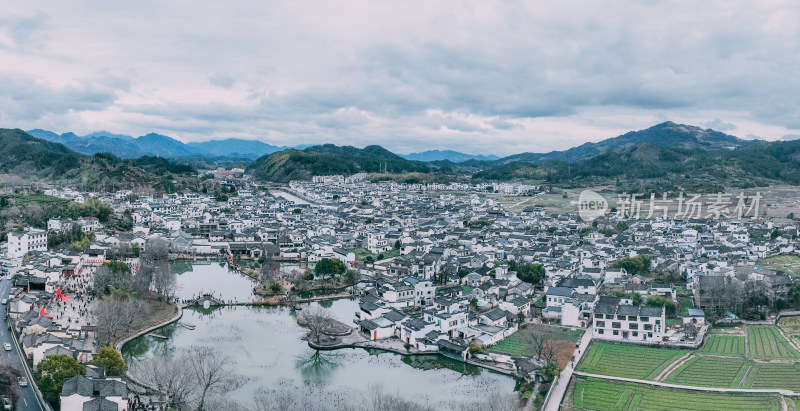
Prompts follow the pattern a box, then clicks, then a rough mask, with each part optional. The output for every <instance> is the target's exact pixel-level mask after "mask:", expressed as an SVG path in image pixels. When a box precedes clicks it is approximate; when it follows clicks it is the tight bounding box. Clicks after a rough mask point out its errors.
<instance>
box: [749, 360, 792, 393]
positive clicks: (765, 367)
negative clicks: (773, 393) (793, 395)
mask: <svg viewBox="0 0 800 411" xmlns="http://www.w3.org/2000/svg"><path fill="white" fill-rule="evenodd" d="M742 388H753V389H773V390H775V389H786V390H792V391H800V364H797V363H795V364H784V363H753V368H752V369H751V370H750V373H749V374H748V375H747V380H745V382H744V384H742Z"/></svg>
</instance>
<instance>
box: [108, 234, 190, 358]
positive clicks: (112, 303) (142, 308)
mask: <svg viewBox="0 0 800 411" xmlns="http://www.w3.org/2000/svg"><path fill="white" fill-rule="evenodd" d="M168 251H169V250H168V245H167V243H166V240H163V239H156V240H153V241H149V242H148V243H147V245H146V247H145V251H144V252H142V253H141V256H140V259H139V262H140V268H139V271H138V272H137V273H136V275H133V273H132V272H131V269H130V267H128V265H127V264H126V263H124V262H122V261H110V262H106V263H104V264H103V265H101V266H100V267H98V268H97V269H96V270H95V272H94V277H93V286H92V291H93V292H94V294H95V295H96V296H97V297H99V298H101V301H100V303H99V304H98V307H97V310H96V312H95V314H96V316H97V333H98V338H99V340H100V342H101V343H102V344H111V343H112V342H114V341H115V340H116V338H118V337H120V336H122V335H126V334H128V333H130V332H132V331H134V330H136V329H138V328H140V327H141V326H142V325H143V324H144V322H145V321H146V319H147V317H148V316H149V314H150V313H151V312H152V305H153V304H152V302H153V300H169V299H170V298H171V297H172V295H173V294H174V293H175V290H176V287H177V274H176V273H175V271H174V269H173V267H172V264H171V263H170V262H169V260H168V259H167V257H168Z"/></svg>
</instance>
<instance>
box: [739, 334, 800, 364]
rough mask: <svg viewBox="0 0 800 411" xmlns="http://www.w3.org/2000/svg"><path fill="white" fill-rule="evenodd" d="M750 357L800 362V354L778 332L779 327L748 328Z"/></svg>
mask: <svg viewBox="0 0 800 411" xmlns="http://www.w3.org/2000/svg"><path fill="white" fill-rule="evenodd" d="M747 338H748V339H749V341H750V356H751V357H752V358H754V359H759V360H798V359H800V352H797V350H795V349H794V347H792V346H791V345H790V344H789V342H788V341H786V339H785V338H783V336H782V335H781V334H780V333H779V332H778V328H777V327H773V326H763V327H747Z"/></svg>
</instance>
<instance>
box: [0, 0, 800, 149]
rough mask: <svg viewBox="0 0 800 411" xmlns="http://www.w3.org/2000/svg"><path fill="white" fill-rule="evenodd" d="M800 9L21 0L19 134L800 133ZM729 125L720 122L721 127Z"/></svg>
mask: <svg viewBox="0 0 800 411" xmlns="http://www.w3.org/2000/svg"><path fill="white" fill-rule="evenodd" d="M798 20H800V4H798V3H797V2H793V1H775V2H769V3H767V2H752V1H743V0H739V1H731V2H702V1H694V2H692V3H690V4H686V3H674V2H669V1H657V2H635V1H616V2H611V3H603V4H600V3H597V2H590V1H579V2H577V3H572V2H571V3H563V2H562V3H557V2H551V3H541V2H537V3H530V2H492V1H489V2H460V1H455V0H453V1H442V2H424V1H411V2H402V3H381V2H359V1H345V2H333V3H325V2H318V3H313V4H308V3H292V2H289V3H278V2H250V1H242V0H239V1H231V2H222V3H220V2H210V1H207V0H206V1H204V0H200V1H188V0H183V1H174V2H156V1H152V0H147V1H141V2H127V3H113V2H112V3H104V4H101V5H99V4H97V3H95V2H88V1H82V2H80V1H79V2H69V4H67V3H65V2H59V1H55V0H51V1H44V2H34V3H31V2H27V3H25V2H14V3H11V4H9V5H7V7H6V9H5V10H4V17H2V18H0V61H3V63H4V64H3V69H2V70H3V72H1V73H0V84H3V92H2V93H0V122H2V124H0V126H4V127H22V128H45V127H46V128H50V129H53V130H54V131H58V132H63V131H75V132H78V133H88V132H91V131H96V130H99V129H107V130H110V131H112V132H117V133H124V134H133V135H139V134H145V133H148V132H151V131H154V132H160V133H164V134H169V135H172V136H175V137H177V138H180V139H183V140H185V141H198V140H207V139H212V138H224V137H226V136H237V137H244V138H257V139H269V141H268V142H270V143H273V144H292V145H293V144H304V143H323V142H331V143H335V144H350V145H356V146H365V145H368V144H381V145H383V146H385V147H387V148H389V149H392V150H395V151H400V152H410V151H422V150H425V149H428V148H439V149H456V150H460V151H468V152H481V153H496V154H509V153H514V152H521V151H537V152H543V151H550V150H554V149H564V148H568V147H570V146H574V145H577V144H581V143H583V142H586V141H597V140H600V139H603V138H608V137H612V136H615V135H618V134H621V133H623V132H626V131H629V130H634V129H640V128H644V127H648V126H651V125H653V124H655V123H658V122H660V121H664V120H667V119H669V120H673V121H677V122H688V123H691V124H696V125H701V126H704V127H710V128H714V129H717V130H720V131H725V132H734V131H735V132H736V134H737V135H739V136H746V135H748V134H754V135H759V136H763V138H766V139H772V140H774V139H780V138H782V136H784V135H789V134H800V101H798V99H797V98H796V96H797V95H798V94H800V82H797V81H796V73H797V71H798V67H799V66H800V64H799V62H800V42H798V41H797V39H798V38H800V26H799V25H797V24H796V22H797V21H798ZM709 119H713V120H709Z"/></svg>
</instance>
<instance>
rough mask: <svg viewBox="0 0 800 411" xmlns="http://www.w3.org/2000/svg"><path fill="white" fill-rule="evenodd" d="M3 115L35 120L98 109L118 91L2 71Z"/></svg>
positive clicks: (0, 108) (0, 114) (9, 118)
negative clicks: (53, 115)
mask: <svg viewBox="0 0 800 411" xmlns="http://www.w3.org/2000/svg"><path fill="white" fill-rule="evenodd" d="M0 84H3V93H0V119H2V120H4V121H7V122H8V121H20V120H36V119H40V118H42V117H44V116H47V115H52V114H65V113H68V112H71V111H83V110H89V111H99V110H104V109H106V108H108V107H110V106H111V105H112V104H113V103H114V101H115V99H116V94H115V91H114V90H113V89H110V88H107V87H103V86H101V85H99V84H96V83H92V84H88V83H86V82H81V83H78V84H74V85H67V86H62V87H56V86H52V85H48V84H46V83H43V82H40V81H37V80H35V79H33V78H30V77H26V76H19V75H15V74H9V73H2V72H0Z"/></svg>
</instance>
